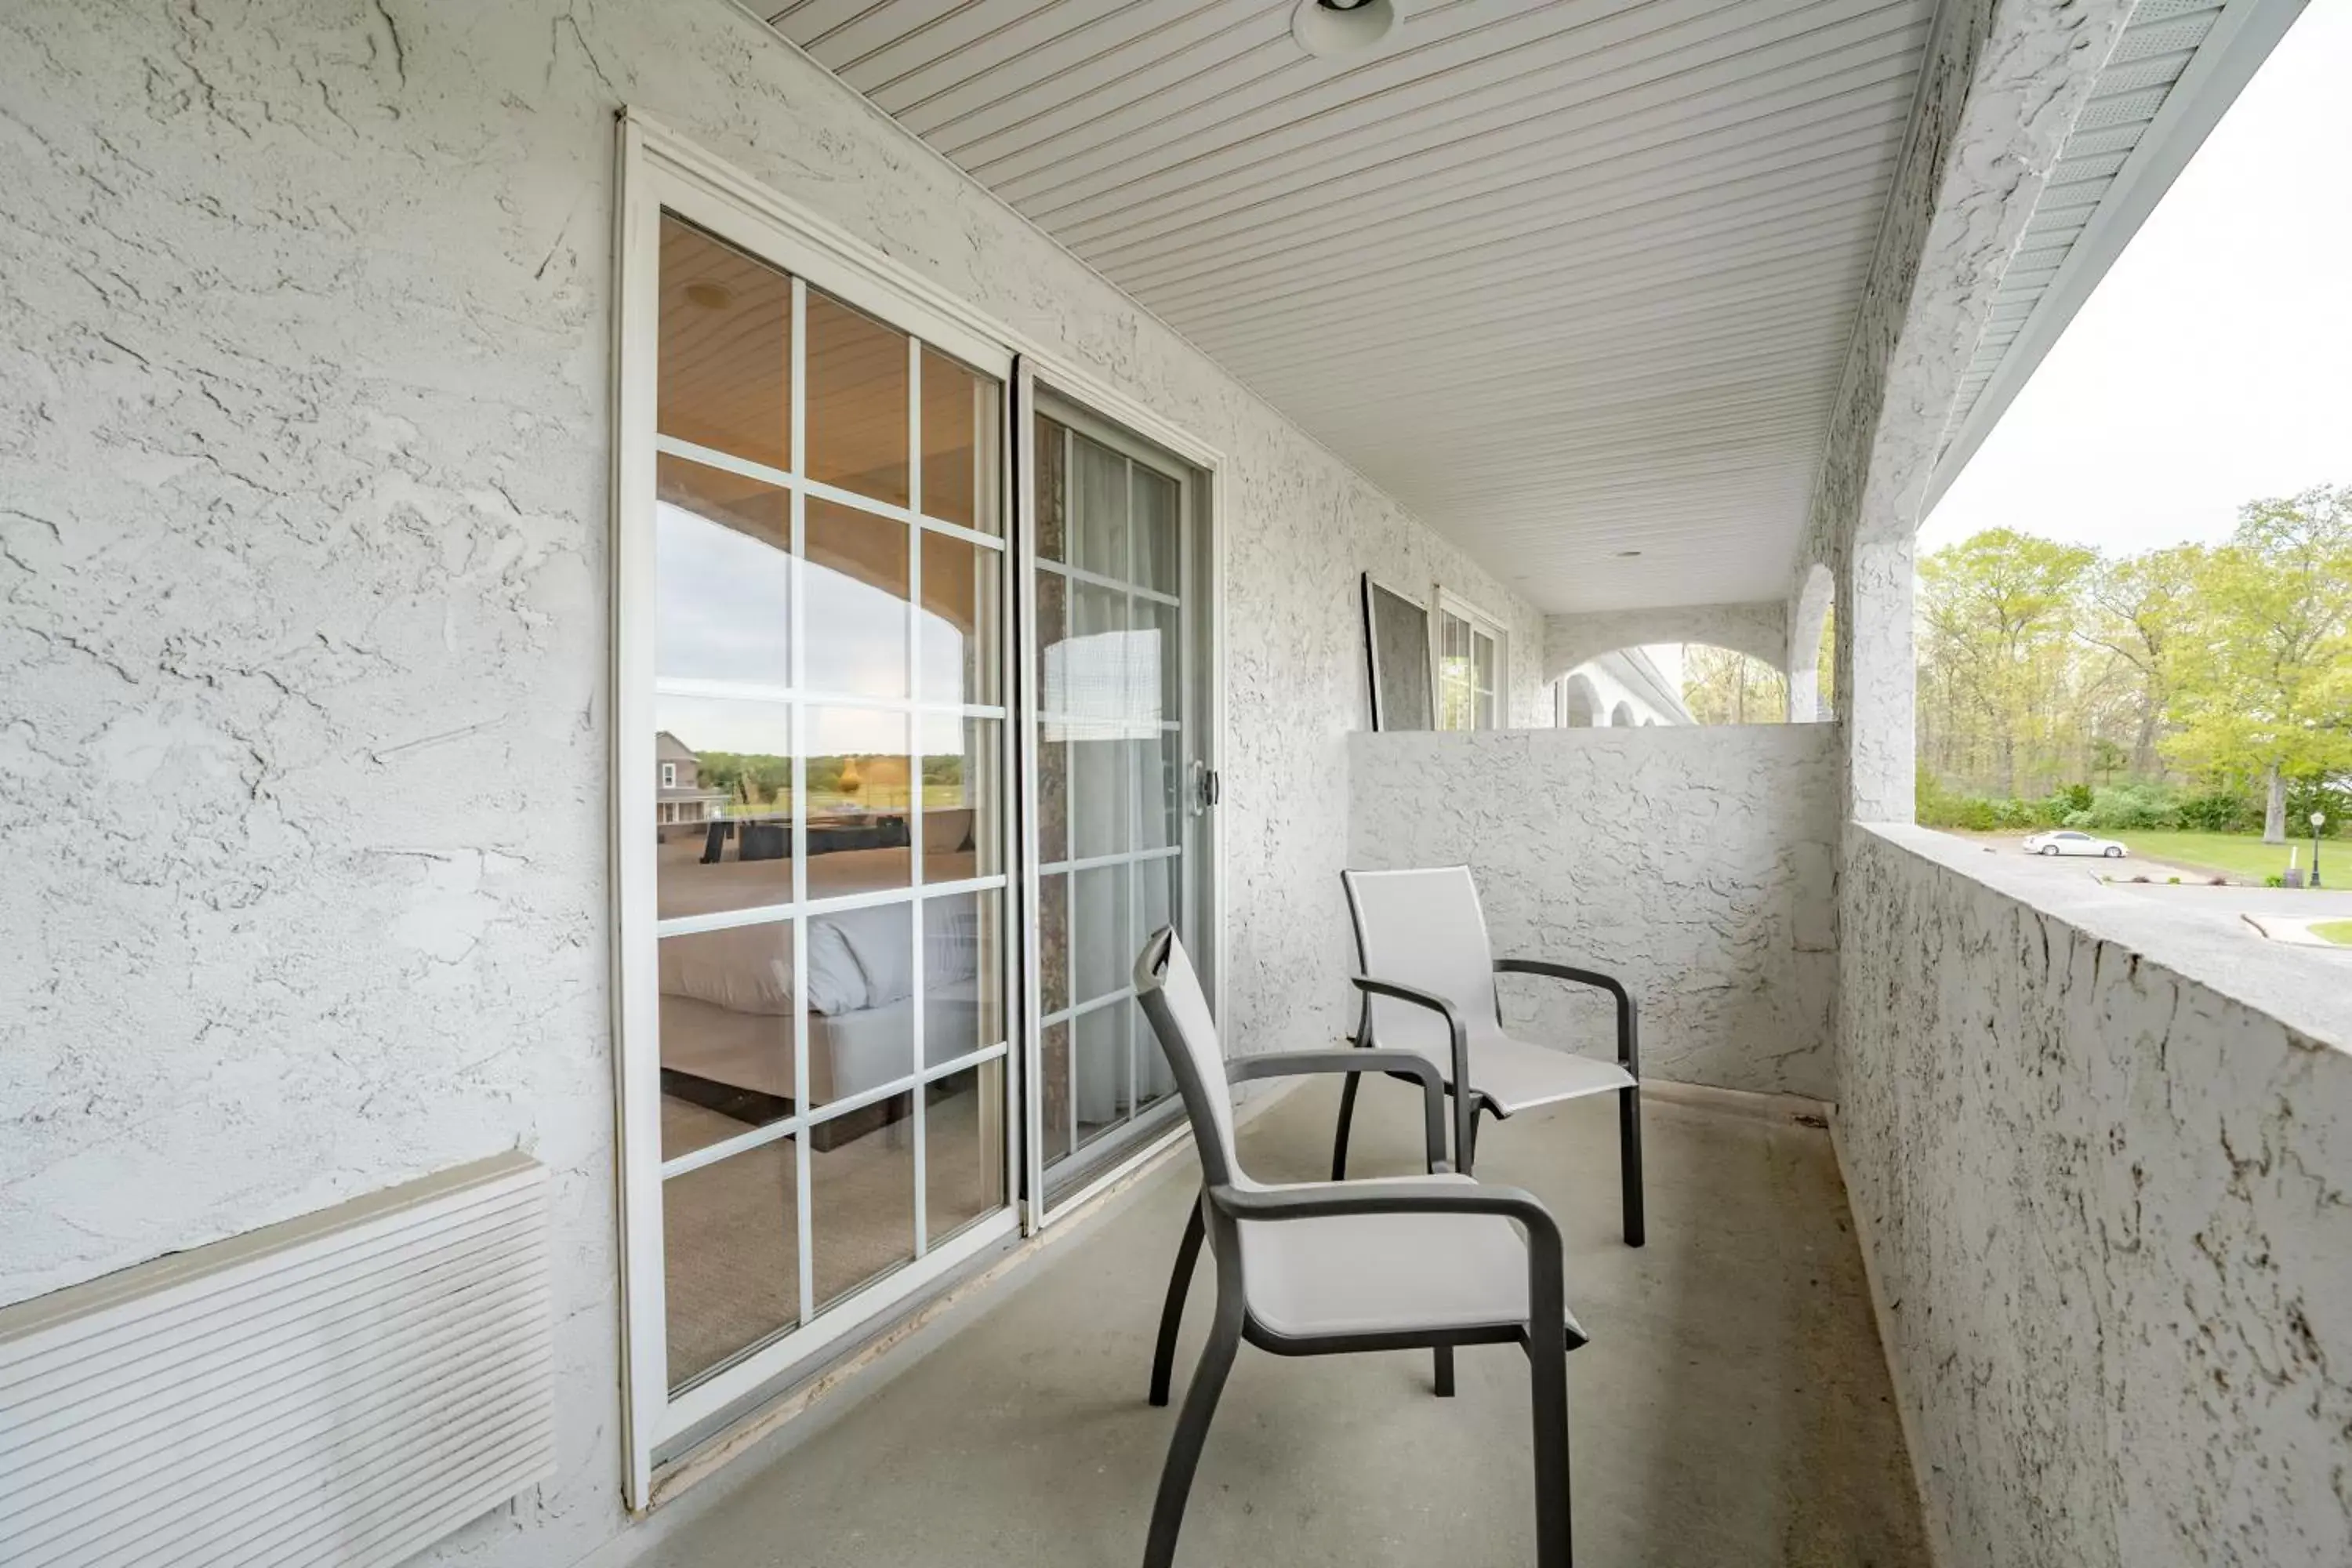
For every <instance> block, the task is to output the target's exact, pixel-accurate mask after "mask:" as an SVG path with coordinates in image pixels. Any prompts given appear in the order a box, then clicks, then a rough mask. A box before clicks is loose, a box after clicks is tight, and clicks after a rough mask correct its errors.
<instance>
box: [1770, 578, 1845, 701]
mask: <svg viewBox="0 0 2352 1568" xmlns="http://www.w3.org/2000/svg"><path fill="white" fill-rule="evenodd" d="M1836 597H1837V578H1836V576H1835V574H1832V572H1831V571H1830V568H1829V563H1826V562H1822V561H1816V562H1814V563H1812V565H1811V566H1810V567H1808V568H1807V569H1806V571H1805V574H1804V579H1803V582H1802V583H1801V585H1800V586H1799V587H1798V589H1797V596H1796V600H1795V602H1794V604H1793V605H1792V606H1791V608H1790V612H1789V651H1788V653H1787V655H1786V656H1785V660H1784V663H1783V665H1782V668H1784V669H1786V670H1787V672H1788V676H1789V722H1790V723H1791V724H1810V723H1811V722H1813V721H1815V720H1817V719H1819V718H1820V717H1821V715H1822V698H1821V692H1822V679H1821V649H1822V620H1823V619H1824V618H1825V617H1826V616H1828V615H1829V613H1830V605H1831V604H1832V601H1833V600H1834V599H1835V598H1836Z"/></svg>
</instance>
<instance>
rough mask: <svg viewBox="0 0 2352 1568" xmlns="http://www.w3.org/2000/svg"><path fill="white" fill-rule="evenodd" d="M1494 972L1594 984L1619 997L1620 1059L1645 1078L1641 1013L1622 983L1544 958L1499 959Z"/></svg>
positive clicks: (1625, 1065)
mask: <svg viewBox="0 0 2352 1568" xmlns="http://www.w3.org/2000/svg"><path fill="white" fill-rule="evenodd" d="M1495 973H1497V974H1539V975H1542V976H1543V977H1544V978H1546V979H1548V980H1565V981H1567V982H1569V983H1570V984H1573V985H1591V986H1593V987H1595V988H1597V989H1599V990H1602V991H1606V992H1608V993H1609V994H1611V995H1612V996H1614V997H1615V998H1617V1060H1618V1062H1619V1064H1620V1065H1622V1067H1623V1068H1624V1069H1625V1070H1626V1071H1627V1072H1630V1073H1632V1074H1633V1076H1634V1077H1635V1078H1640V1077H1641V1076H1642V1010H1641V1006H1640V1005H1639V1004H1637V1003H1636V1002H1635V1001H1634V1000H1633V993H1632V992H1630V991H1628V990H1626V989H1625V983H1624V982H1623V981H1622V980H1619V979H1618V978H1617V977H1616V976H1615V975H1613V974H1603V973H1601V972H1600V971H1599V970H1595V969H1579V968H1577V967H1576V966H1575V965H1574V964H1572V963H1552V962H1551V961H1550V960H1549V959H1542V958H1498V959H1496V960H1495Z"/></svg>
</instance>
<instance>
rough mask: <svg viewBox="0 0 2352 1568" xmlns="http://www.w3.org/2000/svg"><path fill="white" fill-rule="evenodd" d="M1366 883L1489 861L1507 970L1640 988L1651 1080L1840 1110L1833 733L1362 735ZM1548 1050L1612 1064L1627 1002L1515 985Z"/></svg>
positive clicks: (1479, 872)
mask: <svg viewBox="0 0 2352 1568" xmlns="http://www.w3.org/2000/svg"><path fill="white" fill-rule="evenodd" d="M1348 763H1349V773H1348V777H1349V802H1350V804H1349V819H1350V832H1349V846H1350V850H1351V855H1352V858H1351V864H1354V865H1356V866H1360V867H1366V868H1391V867H1400V866H1444V865H1458V864H1465V863H1466V864H1468V865H1469V866H1470V867H1471V868H1472V869H1473V871H1474V872H1475V875H1476V877H1477V879H1478V890H1479V898H1480V900H1481V902H1482V903H1483V904H1484V905H1485V907H1486V919H1487V922H1488V925H1489V927H1490V928H1491V931H1492V934H1493V938H1494V942H1495V949H1496V952H1497V953H1503V954H1517V955H1523V956H1530V957H1546V958H1557V959H1560V960H1562V961H1564V962H1569V963H1585V964H1589V965H1591V966H1593V967H1596V968H1600V969H1603V970H1607V971H1609V972H1610V973H1614V974H1617V975H1619V976H1621V977H1622V979H1623V980H1624V981H1625V983H1626V986H1627V989H1629V990H1631V991H1632V992H1633V994H1634V996H1635V998H1636V999H1637V1000H1638V1001H1639V1002H1640V1004H1641V1006H1642V1065H1643V1072H1644V1073H1645V1074H1648V1075H1650V1076H1654V1077H1656V1078H1661V1079H1679V1080H1681V1081H1684V1082H1688V1083H1706V1084H1716V1085H1720V1086H1723V1087H1726V1088H1731V1089H1759V1090H1766V1091H1773V1092H1786V1093H1792V1094H1803V1095H1811V1096H1814V1097H1816V1098H1821V1099H1828V1098H1831V1097H1832V1095H1833V1094H1834V1091H1835V1085H1834V1077H1833V1072H1832V1055H1833V1052H1832V1040H1831V1027H1832V1003H1833V996H1834V991H1835V986H1836V967H1837V956H1836V952H1835V951H1834V947H1835V928H1834V924H1833V920H1834V910H1833V907H1832V899H1833V893H1832V866H1833V864H1834V858H1835V847H1836V834H1837V809H1836V806H1837V803H1836V795H1835V790H1836V779H1837V773H1836V749H1835V737H1834V734H1833V732H1832V731H1831V730H1830V728H1829V727H1828V726H1826V725H1750V726H1738V727H1722V728H1715V729H1691V728H1683V729H1655V730H1633V731H1628V730H1537V731H1522V732H1519V733H1517V734H1511V733H1486V734H1476V735H1434V734H1419V735H1415V734H1380V735H1370V734H1367V735H1358V736H1356V737H1355V738H1354V739H1353V740H1352V741H1351V742H1350V743H1349V758H1348ZM1504 987H1505V997H1504V1007H1505V1016H1506V1019H1507V1022H1509V1023H1510V1024H1511V1026H1513V1027H1515V1028H1516V1027H1525V1028H1528V1030H1530V1031H1531V1037H1538V1038H1549V1039H1554V1040H1559V1041H1563V1042H1570V1043H1573V1044H1574V1045H1576V1046H1577V1047H1579V1048H1582V1049H1592V1050H1596V1051H1605V1050H1606V1049H1607V1047H1608V1046H1609V1044H1610V1042H1611V1041H1612V1039H1613V1034H1612V1029H1613V1015H1612V1013H1611V1012H1610V1010H1609V1003H1608V1002H1607V999H1606V998H1605V997H1597V996H1595V995H1593V994H1587V993H1581V992H1578V991H1575V990H1572V989H1570V988H1567V987H1563V986H1560V985H1559V984H1553V983H1548V982H1537V981H1530V980H1524V979H1516V978H1515V979H1510V980H1507V981H1506V982H1504Z"/></svg>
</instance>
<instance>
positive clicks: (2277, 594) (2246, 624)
mask: <svg viewBox="0 0 2352 1568" xmlns="http://www.w3.org/2000/svg"><path fill="white" fill-rule="evenodd" d="M2195 593H2196V609H2197V619H2196V629H2195V635H2194V636H2192V637H2188V638H2186V639H2184V641H2183V643H2182V646H2181V648H2180V655H2179V664H2178V668H2177V670H2176V685H2177V700H2176V701H2175V703H2174V712H2175V716H2176V718H2177V720H2178V722H2179V730H2178V732H2177V733H2175V734H2174V735H2173V736H2172V737H2171V738H2170V740H2169V741H2168V742H2167V743H2166V750H2167V751H2168V753H2169V754H2170V755H2172V756H2173V757H2174V758H2175V759H2176V760H2178V761H2179V762H2180V763H2182V764H2183V765H2185V766H2188V767H2189V768H2191V769H2193V770H2195V771H2197V772H2200V773H2205V774H2206V775H2208V776H2209V777H2214V778H2221V779H2238V780H2249V779H2260V780H2261V781H2262V784H2263V789H2264V793H2265V797H2266V798H2265V803H2264V807H2263V841H2264V842H2265V843H2270V844H2279V843H2284V841H2285V839H2286V837H2287V833H2286V796H2287V783H2288V781H2289V780H2290V779H2294V780H2302V781H2316V780H2318V779H2321V778H2323V777H2326V776H2327V775H2329V774H2332V773H2340V772H2343V771H2346V770H2347V769H2352V485H2347V486H2343V487H2339V488H2336V489H2326V488H2324V487H2323V488H2320V489H2310V490H2305V491H2304V492H2303V493H2302V494H2301V495H2297V496H2291V497H2286V498H2283V499H2273V500H2258V501H2251V502H2248V503H2247V504H2246V505H2245V506H2244V507H2243V508H2242V509H2241V510H2240V511H2239V514H2238V528H2237V531H2236V532H2235V533H2234V534H2233V535H2232V536H2231V541H2230V542H2229V543H2228V544H2227V545H2226V546H2224V547H2222V548H2221V549H2219V550H2216V551H2214V552H2211V554H2210V556H2209V557H2208V559H2207V561H2206V563H2205V566H2204V569H2203V570H2202V571H2201V572H2200V573H2199V574H2198V576H2197V580H2196V585H2195Z"/></svg>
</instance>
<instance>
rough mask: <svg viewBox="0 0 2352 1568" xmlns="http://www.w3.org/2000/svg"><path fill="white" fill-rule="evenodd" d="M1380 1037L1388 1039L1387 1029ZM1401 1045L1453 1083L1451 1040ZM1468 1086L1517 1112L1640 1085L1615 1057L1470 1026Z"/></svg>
mask: <svg viewBox="0 0 2352 1568" xmlns="http://www.w3.org/2000/svg"><path fill="white" fill-rule="evenodd" d="M1375 1005H1378V1004H1377V1003H1376V1004H1375ZM1388 1043H1389V1042H1388V1037H1387V1036H1386V1035H1385V1034H1383V1035H1382V1036H1381V1044H1382V1045H1386V1044H1388ZM1405 1049H1407V1050H1409V1051H1412V1053H1413V1054H1414V1055H1416V1056H1423V1057H1427V1058H1429V1059H1430V1060H1431V1061H1433V1062H1435V1063H1436V1064H1437V1070H1438V1071H1440V1072H1442V1073H1444V1075H1445V1080H1446V1082H1447V1084H1449V1085H1451V1084H1452V1083H1453V1081H1454V1052H1453V1050H1452V1048H1451V1046H1450V1044H1449V1045H1441V1046H1438V1047H1435V1048H1431V1047H1427V1046H1424V1045H1422V1044H1421V1043H1419V1042H1418V1041H1416V1042H1413V1043H1412V1044H1409V1045H1407V1046H1406V1047H1405ZM1470 1087H1471V1089H1472V1090H1473V1091H1474V1092H1475V1093H1477V1094H1479V1095H1481V1096H1483V1097H1484V1098H1485V1099H1486V1103H1487V1104H1489V1105H1491V1106H1493V1107H1494V1108H1495V1110H1496V1111H1497V1112H1499V1113H1500V1114H1502V1115H1505V1116H1516V1115H1517V1114H1518V1113H1519V1112H1520V1111H1522V1110H1534V1109H1535V1108H1536V1107H1538V1106H1539V1105H1556V1104H1558V1103H1559V1101H1561V1100H1581V1099H1583V1098H1584V1097H1585V1096H1586V1095H1588V1094H1613V1093H1615V1092H1616V1091H1617V1090H1619V1089H1633V1088H1636V1087H1638V1085H1636V1083H1635V1082H1634V1079H1633V1074H1632V1073H1629V1072H1627V1071H1626V1070H1625V1069H1624V1068H1622V1067H1620V1066H1618V1065H1617V1064H1616V1063H1615V1062H1612V1061H1603V1060H1601V1058H1599V1057H1588V1056H1581V1055H1579V1054H1578V1053H1577V1052H1575V1051H1563V1050H1555V1049H1553V1048H1552V1047H1549V1046H1538V1045H1536V1044H1533V1043H1532V1042H1530V1041H1527V1040H1515V1039H1513V1038H1512V1037H1510V1036H1508V1035H1507V1034H1505V1033H1503V1032H1502V1030H1500V1029H1497V1028H1492V1027H1490V1028H1488V1029H1487V1030H1486V1032H1485V1033H1484V1034H1481V1033H1480V1032H1479V1031H1478V1030H1477V1029H1476V1028H1475V1026H1474V1027H1473V1028H1472V1029H1471V1031H1470Z"/></svg>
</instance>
